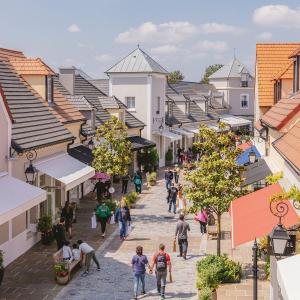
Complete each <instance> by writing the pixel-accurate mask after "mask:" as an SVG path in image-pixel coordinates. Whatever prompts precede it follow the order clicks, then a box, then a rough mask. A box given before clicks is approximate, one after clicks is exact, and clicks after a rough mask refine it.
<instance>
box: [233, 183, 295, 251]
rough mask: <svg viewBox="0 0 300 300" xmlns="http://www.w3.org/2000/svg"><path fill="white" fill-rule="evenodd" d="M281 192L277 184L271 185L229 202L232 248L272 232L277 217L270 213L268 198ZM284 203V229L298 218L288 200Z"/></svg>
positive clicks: (293, 223)
mask: <svg viewBox="0 0 300 300" xmlns="http://www.w3.org/2000/svg"><path fill="white" fill-rule="evenodd" d="M281 191H282V189H281V187H280V185H279V184H273V185H270V186H268V187H266V188H263V189H261V190H258V191H256V192H253V193H250V194H248V195H246V196H243V197H240V198H238V199H235V200H233V201H232V202H231V206H230V214H231V243H232V248H235V247H236V246H239V245H241V244H243V243H247V242H250V241H253V240H254V239H255V238H259V237H262V236H264V235H267V234H269V233H270V232H271V231H272V229H273V228H274V226H275V225H276V224H277V223H278V217H275V216H274V215H273V214H272V213H271V211H270V197H271V196H272V195H273V194H275V193H279V192H281ZM285 202H286V203H287V205H288V207H289V211H288V213H287V215H286V216H284V218H283V219H282V223H283V224H284V226H285V227H290V226H292V225H295V224H297V223H299V217H298V216H297V214H296V212H295V210H294V208H293V207H292V205H291V204H290V202H289V201H288V200H286V201H285Z"/></svg>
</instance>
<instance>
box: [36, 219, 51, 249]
mask: <svg viewBox="0 0 300 300" xmlns="http://www.w3.org/2000/svg"><path fill="white" fill-rule="evenodd" d="M37 231H38V232H40V233H41V240H42V244H43V245H50V244H51V243H52V241H53V233H52V217H51V215H45V216H42V217H41V218H39V220H38V223H37Z"/></svg>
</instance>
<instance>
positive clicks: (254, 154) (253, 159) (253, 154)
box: [248, 150, 256, 164]
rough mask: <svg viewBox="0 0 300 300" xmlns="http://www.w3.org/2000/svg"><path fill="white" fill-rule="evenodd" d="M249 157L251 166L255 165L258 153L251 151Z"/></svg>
mask: <svg viewBox="0 0 300 300" xmlns="http://www.w3.org/2000/svg"><path fill="white" fill-rule="evenodd" d="M248 157H249V163H250V164H253V163H255V161H256V153H255V152H254V151H253V150H251V151H250V152H249V154H248Z"/></svg>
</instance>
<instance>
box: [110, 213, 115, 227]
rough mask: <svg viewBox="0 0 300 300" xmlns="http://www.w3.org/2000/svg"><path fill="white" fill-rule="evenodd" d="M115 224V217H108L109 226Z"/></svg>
mask: <svg viewBox="0 0 300 300" xmlns="http://www.w3.org/2000/svg"><path fill="white" fill-rule="evenodd" d="M115 223H116V222H115V215H112V216H111V217H110V220H109V224H111V225H113V224H115Z"/></svg>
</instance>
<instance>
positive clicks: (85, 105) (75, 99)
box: [66, 96, 93, 111]
mask: <svg viewBox="0 0 300 300" xmlns="http://www.w3.org/2000/svg"><path fill="white" fill-rule="evenodd" d="M66 98H67V99H68V101H70V102H71V103H72V104H73V105H74V106H75V107H76V108H77V109H78V110H79V111H84V110H87V111H91V110H93V107H92V105H90V103H89V102H88V101H87V100H86V99H85V97H84V96H66Z"/></svg>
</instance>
